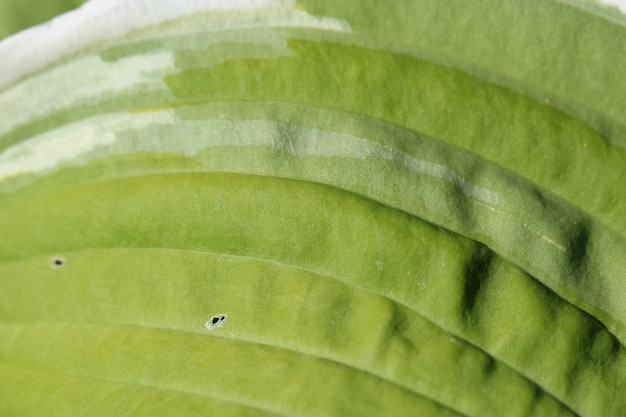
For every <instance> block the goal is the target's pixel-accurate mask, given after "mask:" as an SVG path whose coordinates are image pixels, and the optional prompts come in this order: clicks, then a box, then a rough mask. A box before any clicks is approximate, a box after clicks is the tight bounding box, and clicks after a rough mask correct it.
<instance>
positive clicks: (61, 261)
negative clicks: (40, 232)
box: [50, 256, 65, 268]
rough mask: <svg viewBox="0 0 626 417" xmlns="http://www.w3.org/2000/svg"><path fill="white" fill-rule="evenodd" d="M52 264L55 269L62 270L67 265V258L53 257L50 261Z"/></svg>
mask: <svg viewBox="0 0 626 417" xmlns="http://www.w3.org/2000/svg"><path fill="white" fill-rule="evenodd" d="M50 263H51V264H52V266H53V267H55V268H61V267H63V266H64V265H65V258H63V257H60V256H53V257H52V259H51V260H50Z"/></svg>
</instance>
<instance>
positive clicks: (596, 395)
mask: <svg viewBox="0 0 626 417" xmlns="http://www.w3.org/2000/svg"><path fill="white" fill-rule="evenodd" d="M157 184H158V187H157ZM41 207H46V210H45V212H44V213H42V212H41V210H40V208H41ZM35 212H37V215H35ZM0 222H1V223H0V228H1V229H2V230H3V231H5V236H7V237H8V238H7V239H5V240H3V241H2V242H0V251H1V252H0V253H1V254H2V259H3V261H4V266H3V267H2V269H1V272H0V276H2V277H6V278H4V281H3V285H4V287H5V289H6V291H4V292H3V293H2V294H0V317H1V318H2V321H4V322H5V323H6V324H5V325H3V326H5V328H4V330H2V331H3V332H6V337H2V340H3V341H5V342H4V346H5V347H4V350H3V357H4V361H8V360H10V361H11V363H15V361H17V363H23V364H24V365H25V366H27V365H28V366H37V367H39V366H40V365H41V366H42V367H43V366H44V359H45V362H46V363H47V362H48V360H49V359H51V358H52V357H53V356H52V353H50V352H52V348H53V347H54V349H57V350H58V351H59V352H61V351H62V352H68V353H67V354H66V355H67V356H64V355H65V354H61V353H59V355H60V356H59V357H58V360H59V361H61V362H59V364H58V365H54V366H55V367H56V368H54V369H51V372H53V371H54V370H55V369H56V370H61V369H67V367H68V366H70V365H71V364H72V363H73V362H74V361H76V363H77V364H76V365H71V366H74V367H75V368H76V369H84V370H85V372H86V371H87V370H88V369H89V366H87V365H84V364H85V363H86V362H87V361H89V360H92V359H93V357H94V355H96V353H93V354H92V353H88V354H85V356H86V357H81V354H80V352H82V349H87V348H89V349H91V348H92V347H93V348H94V349H102V352H101V353H98V355H100V354H102V355H107V354H110V352H109V350H110V349H112V351H113V352H114V355H113V356H112V357H116V358H119V357H124V356H125V355H129V356H130V357H134V356H132V355H131V352H128V353H126V351H124V352H120V351H117V350H115V349H113V348H111V347H106V348H104V347H102V346H104V345H103V344H105V342H106V345H107V346H110V345H113V344H114V341H115V340H117V341H118V342H119V340H124V342H123V343H121V345H123V346H126V347H125V348H124V349H129V350H131V351H132V353H133V355H140V356H141V358H142V359H141V360H143V361H144V362H145V361H148V360H153V359H152V355H146V350H145V349H149V350H150V351H152V349H154V362H151V366H141V370H142V372H146V370H148V369H152V370H151V371H150V372H153V373H157V374H158V375H159V376H164V375H170V374H171V373H172V372H173V371H170V370H169V368H168V366H172V363H171V362H181V361H182V362H183V363H184V364H185V366H191V365H189V363H188V361H190V360H191V359H193V358H194V357H195V356H194V355H195V353H194V351H187V350H182V351H178V352H179V353H180V356H176V357H174V356H171V355H174V353H172V352H176V351H177V349H179V348H178V347H176V346H172V345H171V343H176V341H177V340H179V339H180V338H185V340H188V341H189V344H190V346H196V345H197V344H201V345H202V346H206V344H207V343H209V344H210V343H217V344H219V346H220V349H219V351H217V352H219V354H215V355H209V354H208V353H205V354H206V357H205V356H202V357H199V358H198V359H197V360H195V361H192V362H194V363H193V366H194V367H196V368H198V369H199V370H198V371H197V372H200V370H202V369H207V368H206V367H207V366H208V367H209V368H208V369H213V368H211V367H213V366H218V365H215V364H221V365H219V366H224V367H225V366H226V365H225V364H228V367H231V366H233V365H237V366H239V365H241V364H242V363H243V365H241V366H243V367H242V368H241V369H240V371H241V372H235V373H234V374H233V375H229V376H228V377H229V378H235V377H236V376H238V377H242V375H248V376H249V377H250V378H252V379H258V380H262V381H264V380H267V378H265V377H262V376H261V375H264V374H263V372H269V371H267V370H266V368H264V367H261V368H257V369H256V370H249V369H250V368H252V364H250V363H248V362H246V361H245V360H243V362H238V361H237V357H239V355H243V356H242V357H244V358H245V357H257V356H258V355H259V354H260V353H258V351H261V352H263V353H262V354H263V355H266V354H267V355H269V356H268V359H267V360H268V363H270V364H274V362H273V361H278V358H279V357H282V356H283V355H285V357H286V358H293V361H294V363H296V362H298V363H300V362H299V361H301V360H302V361H303V363H302V364H299V365H298V366H297V367H296V368H297V369H298V371H294V372H307V369H312V368H314V369H318V370H320V371H319V372H318V373H317V374H310V375H309V376H307V377H306V378H304V375H302V374H300V376H299V377H298V381H303V380H305V381H311V384H312V385H311V387H310V389H318V388H319V389H320V390H326V389H328V388H329V387H331V386H333V385H332V383H331V382H332V381H334V380H335V378H337V380H338V381H344V382H343V383H344V384H345V380H344V379H342V378H348V375H352V374H353V373H354V372H363V373H365V374H367V375H369V376H367V378H363V382H362V383H363V384H365V385H364V386H363V387H362V388H359V387H352V386H351V385H350V384H347V385H346V386H348V387H352V388H351V389H362V391H360V392H361V394H363V395H364V396H365V397H367V398H368V399H369V398H370V397H371V398H372V400H371V401H372V402H373V403H372V404H373V405H372V406H371V409H372V410H381V409H384V408H376V407H387V406H388V404H387V403H385V401H387V399H388V398H393V401H398V404H404V405H403V407H404V406H406V405H407V404H409V403H411V404H413V402H415V404H418V403H419V404H422V405H423V406H424V407H426V408H428V409H430V410H432V412H433V413H439V411H441V412H442V413H444V414H442V415H446V414H445V413H449V412H451V411H449V410H458V411H460V412H462V413H463V414H467V415H502V408H503V407H506V405H507V404H509V403H515V404H518V407H515V410H519V411H518V412H519V415H520V416H523V415H571V412H570V411H569V409H571V410H573V411H574V412H576V413H578V414H580V415H589V416H603V415H612V414H615V412H616V411H617V410H620V407H623V406H624V404H623V402H621V400H619V399H617V400H616V398H617V397H616V396H615V391H614V389H616V387H618V386H619V383H620V381H623V380H624V373H625V369H626V367H625V366H624V364H625V361H624V358H625V353H624V349H623V347H621V346H620V345H619V343H618V342H617V341H616V340H615V339H614V338H613V337H612V336H611V335H610V334H609V333H608V332H607V331H606V330H604V329H603V327H602V326H601V325H599V323H598V322H597V321H595V320H593V319H592V318H590V317H589V316H588V315H587V314H585V313H583V312H581V311H580V310H578V309H577V308H575V307H574V306H572V305H570V304H568V303H566V302H565V301H563V300H562V299H560V298H559V297H557V296H556V295H555V294H554V293H552V292H550V291H549V290H547V289H546V288H545V287H543V286H542V285H541V284H539V283H538V282H537V281H536V280H534V279H533V278H532V277H530V276H529V275H527V274H525V273H524V272H522V271H521V270H519V269H518V268H516V267H515V266H513V265H512V264H510V263H508V262H507V261H506V260H504V259H502V258H499V257H498V256H496V255H495V254H493V253H492V252H490V251H489V250H488V249H487V248H485V247H484V246H482V245H480V244H478V243H475V242H473V241H471V240H468V239H465V238H462V237H459V236H456V235H453V234H451V233H449V232H446V231H443V230H441V229H438V228H436V227H433V226H432V225H430V224H428V223H426V222H423V221H421V220H419V219H417V218H415V217H411V216H408V215H406V214H404V213H402V212H399V211H397V210H394V209H390V208H388V207H385V206H383V205H380V204H377V203H374V202H372V201H368V200H366V199H363V198H361V197H358V196H356V195H353V194H350V193H346V192H343V191H339V190H337V189H334V188H331V187H327V186H322V185H317V184H313V183H307V182H302V181H294V180H286V179H279V178H267V177H254V176H248V175H234V174H176V175H152V176H144V177H136V178H127V179H122V180H114V181H107V182H102V183H92V184H84V185H79V186H75V187H70V188H67V189H66V190H62V191H58V192H56V193H54V194H51V195H48V196H40V197H38V198H32V199H30V200H27V201H22V202H20V201H16V202H15V203H14V204H7V205H5V206H3V207H2V208H1V209H0ZM77 251H79V252H77ZM58 256H62V257H63V258H64V259H65V262H64V264H63V265H61V266H59V265H54V262H53V260H54V259H55V257H58ZM25 280H26V281H27V282H28V285H24V282H25ZM218 314H227V315H228V322H227V323H226V325H225V326H224V327H223V328H219V329H215V330H213V331H212V332H209V333H207V330H206V329H205V328H204V323H205V322H206V321H207V320H209V319H210V318H211V317H212V316H215V315H218ZM12 323H13V324H12ZM37 323H40V324H39V325H38V324H37ZM55 323H56V324H55ZM62 323H67V324H62ZM71 323H76V325H77V326H78V328H80V331H79V330H75V333H71V332H70V331H71V329H72V328H73V327H72V326H74V325H72V324H71ZM87 324H90V325H95V328H94V329H92V330H91V331H87V330H85V329H86V327H85V326H86V325H87ZM32 326H39V327H32ZM106 328H111V329H109V330H106ZM148 328H150V329H152V328H162V329H169V330H163V331H157V332H156V333H155V332H154V331H152V330H149V329H148ZM33 329H35V330H33ZM83 331H85V333H84V335H85V336H83V337H84V341H83V342H79V341H80V339H81V338H80V337H79V334H83ZM46 332H51V333H49V334H48V333H46ZM66 332H70V333H67V334H66ZM112 332H113V333H114V334H115V336H111V340H110V341H108V342H107V341H106V340H103V339H102V338H105V339H106V335H108V334H112ZM116 332H119V333H116ZM69 334H75V335H76V336H75V337H74V336H72V337H69ZM173 334H175V335H176V336H172V337H171V340H170V341H169V342H166V339H168V338H170V335H173ZM20 335H23V336H20ZM122 335H126V336H124V337H126V338H122ZM20 337H26V338H27V339H26V341H20ZM144 337H147V338H153V337H154V338H156V339H144ZM28 338H31V339H28ZM120 338H122V339H120ZM187 338H189V339H187ZM221 338H224V339H225V340H222V339H221ZM463 339H464V340H465V341H464V340H463ZM44 341H50V343H49V344H46V346H48V345H49V346H50V349H46V350H42V351H41V352H42V353H35V351H33V350H32V349H34V350H36V351H37V352H39V349H38V347H37V346H39V345H41V343H43V342H44ZM55 341H56V342H55ZM466 341H467V342H466ZM46 343H48V342H46ZM81 343H83V344H84V345H81ZM28 345H31V348H30V349H31V353H28V352H29V350H28V348H27V346H28ZM91 345H93V346H91ZM81 346H83V347H81ZM147 346H149V348H147ZM160 346H163V350H166V352H162V351H161V348H160ZM35 347H37V348H35ZM165 347H167V349H165ZM72 349H77V350H75V351H73V350H72ZM133 349H138V350H139V351H140V352H141V354H139V353H137V352H135V351H134V350H133ZM142 349H143V350H142ZM231 351H232V352H236V353H237V354H236V355H234V356H233V355H230V353H226V352H231ZM46 352H47V353H46ZM71 352H74V353H71ZM268 352H269V353H268ZM161 354H163V355H166V356H163V357H161V356H159V355H161ZM20 355H22V356H20ZM37 355H43V356H37ZM46 355H50V356H46ZM168 355H169V356H168ZM38 357H39V358H40V359H37V358H38ZM96 357H97V356H96ZM19 358H21V359H19ZM89 358H91V359H89ZM103 358H109V357H108V356H103ZM272 358H273V359H272ZM18 359H19V360H18ZM112 360H113V359H111V361H112ZM136 360H137V361H139V360H140V358H139V357H137V358H136ZM289 360H292V359H289ZM33 361H34V363H35V364H37V365H33ZM111 361H109V359H107V360H106V361H104V359H103V361H94V362H98V364H96V365H93V366H97V367H98V368H97V369H98V372H99V371H100V370H101V369H102V367H103V365H102V363H103V362H107V363H113V362H111ZM211 361H215V362H211ZM224 361H226V362H224ZM206 362H210V363H208V364H207V363H206ZM257 362H258V361H257ZM52 363H55V362H54V361H52V362H51V364H52ZM155 364H159V365H156V366H155V367H154V369H153V368H152V367H153V366H154V365H155ZM161 364H163V367H164V368H162V367H161ZM255 364H256V362H255ZM455 364H457V365H459V366H458V367H455V366H454V365H455ZM179 365H180V364H179ZM257 365H258V364H257ZM461 365H462V366H461ZM129 366H130V365H129ZM255 366H256V365H255ZM259 366H260V365H259ZM273 366H274V365H272V367H273ZM276 366H278V364H276ZM290 366H291V365H290ZM294 366H295V365H294ZM300 367H302V370H300ZM114 368H116V369H111V370H108V369H107V372H123V371H121V369H126V368H127V366H126V365H124V366H122V365H120V368H119V369H117V365H116V366H115V367H114ZM129 369H132V368H129ZM224 369H226V368H222V371H223V372H226V371H225V370H224ZM237 369H239V368H237ZM247 370H249V371H247ZM77 372H78V371H77ZM93 372H94V373H96V370H94V371H93ZM253 372H261V373H260V374H254V373H253ZM326 372H328V374H326ZM131 375H132V374H131ZM255 375H256V377H255ZM312 375H316V376H315V377H313V376H312ZM320 375H332V377H331V376H329V377H328V378H325V377H323V376H321V377H320ZM79 376H81V377H94V375H93V374H92V375H83V374H80V375H79ZM140 376H141V377H140V380H141V381H144V382H145V383H147V384H149V383H150V382H151V381H153V380H154V379H153V378H156V376H154V374H150V375H148V376H145V375H143V374H140ZM118 378H121V376H119V375H118V376H111V377H110V378H109V379H112V380H113V381H120V380H119V379H118ZM198 378H200V376H198ZM202 378H205V379H206V378H208V377H207V375H206V374H202ZM285 378H288V377H287V376H285ZM302 378H304V379H302ZM316 378H319V381H324V382H318V385H319V386H318V385H315V381H317V379H316ZM132 380H134V377H133V378H131V381H132ZM290 380H291V379H284V380H283V381H282V383H284V382H285V381H290ZM450 380H457V381H459V382H457V383H456V384H448V383H447V382H446V384H445V388H444V385H441V384H442V383H443V381H450ZM226 381H228V380H226ZM329 381H331V382H329ZM368 381H370V382H368ZM462 381H466V382H462ZM467 381H475V383H471V384H470V385H476V389H479V388H478V387H480V386H484V385H487V386H490V387H491V388H490V389H489V390H486V391H485V393H483V397H481V398H480V399H473V398H474V394H470V393H472V391H471V389H470V388H468V386H467ZM611 381H612V382H611ZM256 382H257V383H258V381H256ZM207 383H208V382H207ZM211 383H217V382H215V381H213V382H211ZM225 383H226V382H225ZM168 384H169V382H168ZM359 384H361V382H360V383H359ZM369 384H372V385H371V386H370V385H369ZM235 385H236V384H235V383H233V385H228V387H229V388H228V389H227V390H226V391H228V393H229V394H228V395H236V396H237V398H238V399H240V398H243V397H245V398H248V394H246V393H245V392H241V391H237V389H243V388H237V389H235V388H236V387H235ZM292 385H294V386H295V385H296V384H295V383H287V385H286V386H288V387H291V386H292ZM307 385H308V384H307ZM167 386H168V387H169V385H167ZM267 386H268V387H271V384H269V383H267ZM372 387H375V388H372ZM268 389H269V388H268ZM293 389H294V390H297V389H305V388H302V384H300V385H299V388H295V387H294V388H293ZM472 389H473V388H472ZM207 390H208V388H207ZM233 390H234V391H233ZM368 390H372V391H371V392H375V391H379V390H385V391H384V392H388V394H385V395H384V396H379V397H376V396H375V395H373V394H372V395H369V394H364V393H367V392H370V391H368ZM463 390H466V391H467V390H469V391H467V393H466V394H465V395H463V393H462V392H461V391H463ZM492 390H493V395H494V396H495V397H490V395H492V394H490V393H488V392H490V391H492ZM209 391H213V388H211V389H210V390H209ZM255 392H256V393H257V394H262V395H259V396H257V397H255V400H254V401H261V400H262V401H270V400H269V399H261V397H263V398H264V397H265V394H263V393H264V392H265V391H263V390H261V388H259V391H255ZM323 392H325V394H323V396H328V398H330V399H329V400H328V401H327V402H326V403H325V405H323V406H328V407H333V408H332V413H334V414H331V415H348V414H345V413H346V411H345V410H343V409H342V408H341V407H342V404H344V401H348V402H349V401H350V400H349V398H350V397H349V396H348V397H346V395H349V393H346V392H343V391H341V390H340V389H339V388H337V390H336V391H335V390H333V392H332V393H331V392H328V391H323ZM381 392H382V391H381ZM285 395H287V394H285ZM294 395H295V394H294ZM320 395H321V396H322V394H320ZM500 395H501V399H500V400H498V398H496V397H499V396H500ZM296 397H297V396H294V397H293V398H296ZM229 398H230V397H229ZM324 398H326V397H324ZM377 401H378V402H377ZM244 403H246V402H244ZM246 404H247V403H246ZM254 404H257V403H256V402H255V403H254ZM263 404H266V403H263ZM273 404H276V403H274V402H273ZM281 404H282V402H281ZM285 404H291V405H292V406H294V407H297V404H295V405H294V403H293V402H289V401H285ZM376 404H377V405H376ZM436 404H440V405H436ZM498 404H499V405H498ZM319 406H322V405H319ZM267 407H269V405H268V406H267ZM420 407H421V405H420ZM429 407H430V408H429ZM433 407H434V408H433ZM440 407H447V408H445V410H448V411H443V410H444V409H443V408H441V409H440ZM262 408H263V409H265V408H266V407H265V405H264V406H263V407H262ZM390 409H394V408H390ZM403 409H404V410H406V409H407V408H403ZM408 409H411V408H410V407H409V408H408ZM272 410H273V409H272ZM338 410H341V411H338ZM438 410H439V411H438ZM540 410H543V411H540ZM324 412H330V411H324ZM321 413H322V412H320V414H319V415H324V414H321ZM359 413H360V412H359ZM359 413H357V414H354V415H366V414H363V413H360V414H359ZM286 414H287V415H299V414H297V411H296V409H294V410H293V413H292V411H291V410H290V411H288V412H286ZM509 414H510V413H509ZM303 415H304V414H303ZM373 415H376V413H374V414H373ZM426 415H428V414H426ZM433 415H438V414H433Z"/></svg>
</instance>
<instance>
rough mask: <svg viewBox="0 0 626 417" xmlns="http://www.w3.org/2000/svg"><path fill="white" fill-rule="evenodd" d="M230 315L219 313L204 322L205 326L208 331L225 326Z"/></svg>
mask: <svg viewBox="0 0 626 417" xmlns="http://www.w3.org/2000/svg"><path fill="white" fill-rule="evenodd" d="M227 318H228V316H227V315H226V314H218V315H217V316H213V317H211V318H210V319H209V320H208V321H207V322H206V323H204V327H206V329H207V330H208V331H213V330H215V329H216V328H218V327H223V326H224V325H225V324H226V319H227Z"/></svg>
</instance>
